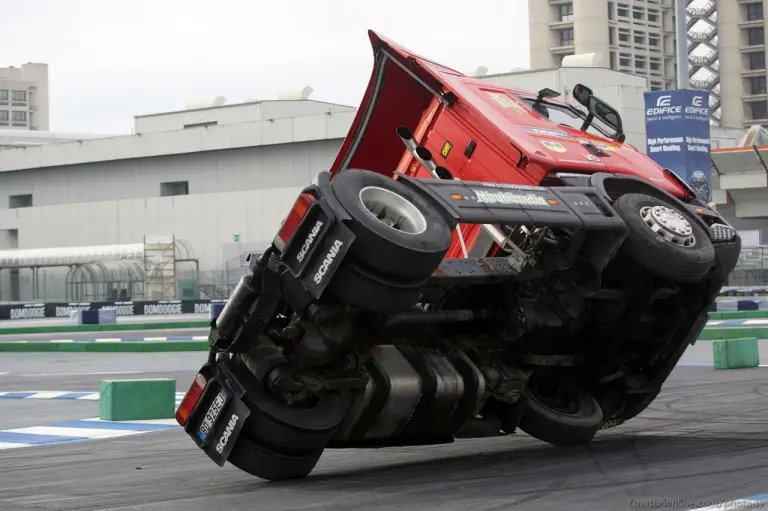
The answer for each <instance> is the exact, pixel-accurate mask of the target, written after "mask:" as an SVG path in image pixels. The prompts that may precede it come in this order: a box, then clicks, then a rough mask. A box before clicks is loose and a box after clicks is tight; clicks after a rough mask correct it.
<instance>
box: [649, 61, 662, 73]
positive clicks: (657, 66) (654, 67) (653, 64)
mask: <svg viewBox="0 0 768 511" xmlns="http://www.w3.org/2000/svg"><path fill="white" fill-rule="evenodd" d="M659 69H661V64H660V63H658V62H651V71H658V70H659Z"/></svg>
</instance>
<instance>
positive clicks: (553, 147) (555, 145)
mask: <svg viewBox="0 0 768 511" xmlns="http://www.w3.org/2000/svg"><path fill="white" fill-rule="evenodd" d="M541 145H543V146H544V147H546V148H547V149H549V150H550V151H555V152H556V153H564V152H565V147H563V144H561V143H560V142H554V141H552V140H542V141H541Z"/></svg>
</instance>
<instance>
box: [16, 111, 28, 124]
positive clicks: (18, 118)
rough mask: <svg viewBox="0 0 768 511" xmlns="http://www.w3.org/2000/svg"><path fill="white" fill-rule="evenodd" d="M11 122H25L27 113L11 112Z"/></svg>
mask: <svg viewBox="0 0 768 511" xmlns="http://www.w3.org/2000/svg"><path fill="white" fill-rule="evenodd" d="M13 122H27V112H21V111H16V110H14V111H13Z"/></svg>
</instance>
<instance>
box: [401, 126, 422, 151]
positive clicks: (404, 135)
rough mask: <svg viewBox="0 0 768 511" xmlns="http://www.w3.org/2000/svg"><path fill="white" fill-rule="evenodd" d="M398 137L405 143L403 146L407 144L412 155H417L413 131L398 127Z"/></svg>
mask: <svg viewBox="0 0 768 511" xmlns="http://www.w3.org/2000/svg"><path fill="white" fill-rule="evenodd" d="M396 131H397V136H398V137H400V140H402V141H403V144H405V147H407V148H408V150H409V151H410V152H411V154H413V155H415V154H416V147H418V146H417V145H416V142H414V141H413V133H411V130H409V129H408V128H406V127H405V126H398V127H397V130H396Z"/></svg>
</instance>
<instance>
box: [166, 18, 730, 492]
mask: <svg viewBox="0 0 768 511" xmlns="http://www.w3.org/2000/svg"><path fill="white" fill-rule="evenodd" d="M370 37H371V42H372V45H373V50H374V57H375V66H374V70H373V75H372V77H371V80H370V83H369V87H368V89H367V91H366V95H365V97H364V99H363V102H362V104H361V106H360V109H359V111H358V113H357V117H356V119H355V121H354V123H353V125H352V127H351V129H350V132H349V134H348V136H347V138H346V140H345V141H344V144H343V145H342V147H341V149H340V151H339V153H338V155H337V158H336V161H335V162H334V164H333V166H332V168H331V169H330V171H329V172H323V173H321V174H319V175H318V176H317V180H316V183H314V184H312V185H310V186H307V187H306V188H305V189H304V190H303V191H302V192H301V193H300V194H299V196H298V198H297V200H296V202H295V204H294V205H293V207H292V208H291V210H290V211H289V213H288V215H287V217H286V219H285V221H284V222H283V225H282V226H281V228H280V230H279V232H278V233H277V235H276V236H275V238H274V242H273V243H272V245H271V246H270V247H269V248H268V249H267V250H266V251H265V252H264V253H263V254H261V255H260V256H259V257H258V258H254V259H253V260H251V261H250V268H249V271H248V272H247V273H246V274H245V275H244V276H243V278H242V280H241V281H240V283H239V285H238V286H237V287H236V289H235V290H234V292H233V293H232V296H231V297H230V298H229V300H228V301H227V304H226V306H225V308H224V310H223V311H222V313H221V314H220V315H219V317H218V318H216V319H215V320H214V321H212V323H211V331H210V335H209V343H210V345H211V350H210V353H209V355H208V360H207V361H206V363H205V364H203V366H202V367H201V368H200V370H199V374H198V375H197V376H196V377H195V379H194V381H193V383H192V385H191V386H190V389H189V391H188V392H187V394H186V395H185V397H184V399H183V401H182V403H181V405H180V406H179V408H178V410H177V420H178V422H179V424H181V425H182V426H183V427H184V429H185V431H186V432H187V434H188V435H189V436H190V437H191V438H192V439H193V440H194V442H195V443H196V444H197V446H198V447H199V448H200V449H202V450H203V451H204V452H205V453H206V454H207V455H208V456H209V457H210V458H211V459H212V460H213V461H215V462H216V463H218V464H219V465H224V464H225V463H226V462H229V463H231V464H233V465H234V466H236V467H238V468H240V469H241V470H243V471H245V472H248V473H250V474H253V475H254V476H257V477H260V478H264V479H270V480H280V479H291V478H298V477H304V476H306V475H307V474H309V473H310V472H311V471H312V470H313V468H314V467H315V465H316V464H317V462H318V460H319V459H320V457H321V455H322V453H323V452H324V450H325V449H329V448H344V447H356V448H361V447H386V446H402V445H427V444H438V443H450V442H453V441H454V439H456V438H460V437H480V436H498V435H505V434H511V433H514V432H515V431H517V430H518V429H519V430H522V431H524V432H525V433H527V434H529V435H531V436H533V437H536V438H538V439H540V440H542V441H544V442H549V443H551V444H555V445H579V444H584V443H588V442H590V441H591V440H592V439H593V438H594V436H595V435H596V434H597V432H598V431H599V430H600V429H604V428H608V427H615V426H618V425H620V424H621V423H622V422H624V421H627V420H630V419H632V418H633V417H635V416H636V415H638V414H639V413H641V412H642V411H643V410H644V409H645V408H647V407H648V405H649V404H651V403H652V402H653V400H654V399H655V398H656V396H657V395H658V394H659V392H660V390H661V388H662V386H663V385H664V383H665V381H666V379H667V377H668V376H669V374H670V372H671V371H672V369H673V368H674V367H675V365H676V364H677V362H678V360H679V359H680V357H681V356H682V354H683V352H684V351H685V349H686V348H687V347H688V346H689V345H691V344H693V343H694V342H695V341H696V339H697V337H698V335H699V333H700V332H701V330H702V329H703V328H704V326H705V324H706V322H707V319H708V310H709V307H710V305H711V303H712V302H713V301H714V299H715V297H716V296H717V294H718V292H719V290H720V288H721V287H722V286H723V284H724V283H725V282H726V281H727V278H728V275H729V273H730V272H731V271H732V270H733V268H734V266H735V264H736V261H737V258H738V255H739V251H740V240H739V237H738V235H737V233H736V231H735V230H734V229H733V228H732V227H731V226H730V225H729V224H728V223H727V222H726V221H725V220H724V219H723V218H722V217H721V216H720V215H719V214H718V213H717V212H716V211H715V210H714V209H712V208H711V207H709V206H708V205H707V204H706V202H705V201H704V200H701V199H700V198H698V197H696V195H695V193H694V192H693V191H692V190H691V188H690V187H688V186H687V185H686V184H685V183H684V182H683V181H682V180H680V179H679V178H678V177H677V176H676V175H675V174H674V173H672V172H670V171H667V170H665V169H662V168H660V167H658V166H657V165H656V164H655V163H653V162H652V161H651V160H650V159H649V158H648V157H647V156H645V155H643V154H641V153H640V152H638V151H637V150H636V149H634V148H633V147H631V146H630V145H628V144H626V143H625V142H624V139H625V137H624V134H623V132H622V121H621V118H620V116H619V114H618V113H617V112H616V111H615V110H614V109H613V108H612V107H610V105H607V104H606V103H605V102H603V101H602V100H600V99H599V98H597V97H595V96H594V94H592V92H591V91H590V90H589V89H588V88H587V87H585V86H582V85H578V86H576V87H575V88H574V91H573V93H574V97H575V98H576V99H577V100H578V101H579V102H580V103H581V104H582V105H583V106H584V108H583V109H578V108H576V107H574V106H571V105H569V104H566V103H564V102H561V101H559V100H558V99H557V95H558V94H557V93H556V92H554V91H552V90H549V89H544V90H542V91H539V93H537V94H532V93H528V92H525V91H518V90H513V89H509V88H506V87H503V86H500V85H495V84H493V83H491V82H488V81H485V80H483V81H481V80H477V79H474V78H469V77H465V76H462V75H460V74H459V73H456V72H455V71H453V70H450V69H448V68H445V67H442V66H440V65H439V64H436V63H434V62H432V61H429V60H426V59H423V58H421V57H419V56H417V55H415V54H413V53H411V52H409V51H408V50H406V49H404V48H402V47H400V46H398V45H397V44H395V43H393V42H391V41H388V40H387V39H385V38H383V37H381V36H380V35H378V34H376V33H373V32H371V33H370Z"/></svg>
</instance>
